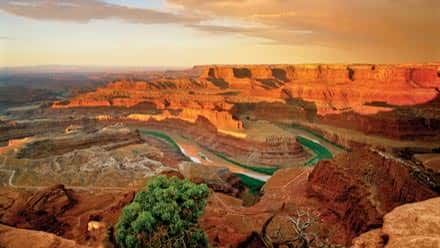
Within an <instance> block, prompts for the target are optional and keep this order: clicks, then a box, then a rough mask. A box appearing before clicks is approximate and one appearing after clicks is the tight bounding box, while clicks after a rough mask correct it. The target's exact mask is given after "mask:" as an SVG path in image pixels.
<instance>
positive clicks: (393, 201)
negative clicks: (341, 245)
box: [309, 149, 439, 237]
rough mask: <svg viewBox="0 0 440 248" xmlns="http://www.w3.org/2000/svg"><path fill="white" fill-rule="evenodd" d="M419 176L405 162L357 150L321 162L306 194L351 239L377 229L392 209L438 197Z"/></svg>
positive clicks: (380, 154)
mask: <svg viewBox="0 0 440 248" xmlns="http://www.w3.org/2000/svg"><path fill="white" fill-rule="evenodd" d="M422 174H423V172H422V171H420V170H418V169H417V168H416V167H412V165H411V164H407V162H403V161H401V160H397V159H394V158H392V157H388V156H386V155H384V154H382V153H380V152H376V151H372V150H369V149H359V150H356V151H353V152H352V153H349V154H344V155H340V156H337V157H336V158H335V159H334V160H331V161H321V162H320V163H319V164H318V165H317V166H316V167H315V169H314V170H313V172H312V174H311V175H310V177H309V182H310V188H309V192H310V194H311V196H314V197H317V198H318V199H320V201H321V202H322V204H323V205H324V206H325V209H327V210H328V211H329V212H332V213H334V214H335V215H336V218H337V219H339V220H340V221H342V222H343V223H344V225H345V229H346V232H347V233H349V234H351V237H354V236H356V235H358V234H360V233H362V232H365V231H368V230H370V229H373V228H376V227H379V226H380V225H381V224H382V218H383V216H384V215H385V214H386V213H387V212H389V211H390V210H391V209H393V208H394V207H396V206H399V205H401V204H405V203H409V202H416V201H421V200H425V199H428V198H431V197H435V196H438V195H439V193H438V192H436V191H435V190H434V189H433V188H432V185H429V184H428V182H429V181H430V180H427V181H428V182H427V181H424V180H423V178H426V175H423V176H422ZM425 180H426V179H425Z"/></svg>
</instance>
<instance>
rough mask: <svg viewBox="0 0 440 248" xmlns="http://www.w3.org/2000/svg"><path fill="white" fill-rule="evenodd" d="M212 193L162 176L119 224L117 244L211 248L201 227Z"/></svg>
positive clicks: (140, 195)
mask: <svg viewBox="0 0 440 248" xmlns="http://www.w3.org/2000/svg"><path fill="white" fill-rule="evenodd" d="M208 194H209V189H208V187H207V186H206V185H205V184H200V185H197V184H194V183H191V182H190V181H188V180H180V179H178V178H176V177H173V178H167V177H165V176H158V177H156V178H154V179H152V180H151V181H150V182H149V183H148V185H147V187H146V190H145V191H140V192H138V193H137V194H136V197H135V199H134V201H133V202H132V203H131V204H129V205H127V206H126V207H125V208H124V209H123V210H122V214H121V216H120V217H119V221H118V223H117V224H116V242H117V243H118V244H119V245H120V246H121V247H124V248H138V247H207V246H208V241H207V238H206V235H205V233H204V232H203V230H201V229H200V227H199V226H198V224H197V220H198V218H199V217H200V215H202V213H203V209H204V208H205V205H206V199H207V197H208Z"/></svg>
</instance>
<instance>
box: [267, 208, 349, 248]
mask: <svg viewBox="0 0 440 248" xmlns="http://www.w3.org/2000/svg"><path fill="white" fill-rule="evenodd" d="M273 217H274V216H273ZM273 217H272V218H270V219H268V221H267V222H266V223H265V224H264V226H263V230H262V234H261V237H262V241H263V243H264V244H265V246H266V247H267V248H274V247H298V248H343V247H344V246H342V245H338V244H332V243H331V242H330V241H329V240H328V239H326V238H323V237H322V235H321V234H320V233H319V224H320V223H321V221H320V218H319V213H316V212H313V211H311V210H308V209H306V210H298V211H297V212H296V214H295V215H293V216H290V217H288V222H289V223H290V224H291V228H292V229H293V231H294V234H295V235H294V236H291V237H290V236H289V237H283V234H282V232H281V231H280V230H278V232H276V233H275V236H274V237H272V238H271V237H270V235H269V234H268V233H267V227H268V225H269V224H270V222H271V221H272V219H273ZM274 240H277V241H274Z"/></svg>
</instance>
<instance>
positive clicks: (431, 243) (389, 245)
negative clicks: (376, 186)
mask: <svg viewBox="0 0 440 248" xmlns="http://www.w3.org/2000/svg"><path fill="white" fill-rule="evenodd" d="M439 205H440V198H438V197H437V198H433V199H429V200H426V201H422V202H417V203H411V204H405V205H403V206H400V207H397V208H395V209H394V210H393V211H391V212H390V213H387V214H386V215H385V217H384V223H383V227H382V228H380V229H375V230H373V231H370V232H367V233H364V234H362V235H361V236H359V237H358V238H356V239H354V242H353V248H382V247H386V248H398V247H408V248H411V247H414V248H431V247H440V231H439V230H440V218H439V216H440V208H439V207H438V206H439Z"/></svg>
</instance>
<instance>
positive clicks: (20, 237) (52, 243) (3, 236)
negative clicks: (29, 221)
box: [0, 224, 88, 248]
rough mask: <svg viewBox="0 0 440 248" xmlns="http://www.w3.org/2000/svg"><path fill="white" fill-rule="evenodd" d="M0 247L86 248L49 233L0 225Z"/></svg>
mask: <svg viewBox="0 0 440 248" xmlns="http://www.w3.org/2000/svg"><path fill="white" fill-rule="evenodd" d="M0 247H5V248H23V247H35V248H49V247H50V248H86V247H88V246H82V245H79V244H78V243H76V242H75V241H73V240H68V239H64V238H61V237H59V236H56V235H54V234H51V233H47V232H41V231H33V230H27V229H20V228H13V227H9V226H5V225H2V224H0Z"/></svg>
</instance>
